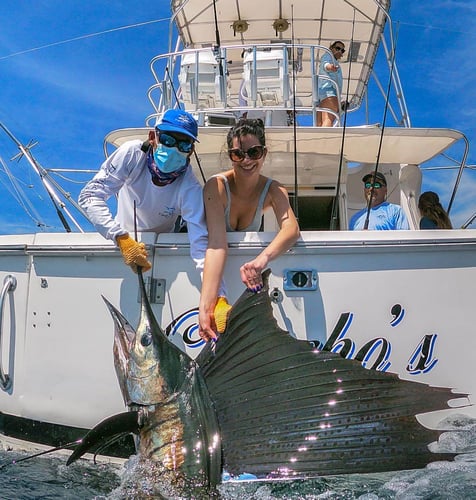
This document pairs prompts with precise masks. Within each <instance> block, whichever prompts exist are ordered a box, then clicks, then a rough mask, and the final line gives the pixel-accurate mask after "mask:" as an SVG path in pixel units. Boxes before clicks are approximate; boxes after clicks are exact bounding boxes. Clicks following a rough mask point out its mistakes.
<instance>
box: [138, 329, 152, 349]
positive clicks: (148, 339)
mask: <svg viewBox="0 0 476 500" xmlns="http://www.w3.org/2000/svg"><path fill="white" fill-rule="evenodd" d="M140 343H141V344H142V345H143V346H144V347H147V346H149V345H150V344H152V335H151V333H150V332H147V333H144V335H142V337H141V339H140Z"/></svg>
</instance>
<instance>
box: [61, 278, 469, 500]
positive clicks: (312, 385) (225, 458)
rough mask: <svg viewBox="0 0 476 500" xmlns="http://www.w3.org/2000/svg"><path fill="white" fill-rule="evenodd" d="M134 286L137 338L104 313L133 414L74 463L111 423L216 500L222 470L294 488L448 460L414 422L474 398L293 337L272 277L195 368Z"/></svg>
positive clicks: (166, 469) (166, 472)
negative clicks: (276, 305)
mask: <svg viewBox="0 0 476 500" xmlns="http://www.w3.org/2000/svg"><path fill="white" fill-rule="evenodd" d="M138 277H139V285H140V289H141V317H140V320H139V326H138V327H137V329H136V330H134V329H133V328H132V327H131V325H130V324H129V323H128V322H127V320H126V319H125V318H124V317H123V316H122V314H121V313H120V312H119V311H118V310H117V309H115V308H114V307H113V306H112V305H111V304H109V305H108V307H109V309H110V311H111V314H112V317H113V319H114V323H115V339H114V358H115V364H116V372H117V375H118V379H119V384H120V386H121V389H122V392H123V396H124V400H125V402H126V404H127V406H128V407H129V409H130V410H131V412H130V413H132V414H133V416H132V417H130V420H129V419H127V418H125V417H122V418H124V421H123V422H122V423H123V424H124V425H123V426H122V427H121V426H120V425H116V422H115V420H114V419H112V420H111V421H109V423H108V424H107V425H106V424H104V427H102V424H100V426H98V427H96V428H95V429H94V430H93V431H91V433H94V434H93V436H92V437H89V438H88V436H86V438H85V443H87V444H84V445H80V446H81V452H77V453H76V452H75V453H74V454H73V455H72V457H70V460H69V461H68V463H71V462H72V461H73V457H74V459H76V458H79V456H80V455H81V453H83V452H85V451H87V450H85V448H88V446H90V445H91V443H92V442H94V443H96V442H98V441H100V439H101V434H102V433H104V434H105V437H110V434H111V424H112V428H113V429H115V430H117V431H118V432H119V430H120V428H121V429H122V430H124V429H125V428H127V427H128V428H129V430H130V429H131V428H132V431H133V432H137V433H138V435H139V439H138V442H139V445H138V454H139V455H140V456H142V457H144V458H147V459H151V460H154V461H156V462H157V463H159V464H160V467H161V469H160V470H161V471H163V477H162V476H161V481H169V482H171V483H174V484H175V485H177V484H179V485H180V488H182V489H183V492H185V491H190V488H192V487H193V488H195V491H196V488H197V486H200V487H203V488H204V489H205V490H206V491H208V492H210V494H211V492H213V491H216V490H215V486H216V485H217V484H218V483H219V481H220V477H221V472H222V470H223V469H225V470H226V471H228V472H229V473H231V474H232V475H238V474H240V473H243V472H248V473H251V474H254V475H256V476H257V477H258V478H268V479H270V478H283V477H288V478H289V477H296V478H297V477H310V476H317V475H325V474H342V473H362V472H380V471H390V470H401V469H411V468H420V467H423V466H425V465H426V464H427V463H428V462H430V461H433V460H440V459H442V458H445V459H448V458H449V457H451V456H452V455H446V454H445V455H437V454H433V453H431V452H430V451H429V449H428V444H429V443H430V442H432V441H435V440H436V439H437V438H438V436H439V433H438V432H437V431H434V430H430V429H427V428H425V427H423V426H422V425H421V424H420V423H419V422H418V420H417V418H416V415H417V414H420V413H426V412H430V411H435V410H441V409H444V408H447V407H448V405H447V403H448V401H449V400H450V399H455V398H458V397H461V396H466V395H461V394H455V393H453V392H452V391H451V389H447V388H435V387H430V386H428V385H426V384H420V383H416V382H410V381H405V380H401V379H399V377H398V376H397V375H393V374H389V373H382V372H377V371H375V370H368V369H365V368H363V367H362V366H361V364H360V363H359V362H356V361H353V360H348V359H344V358H342V357H341V356H340V355H339V354H335V353H331V352H327V351H318V350H317V349H315V348H314V347H313V346H312V345H311V344H310V343H309V342H307V341H303V340H297V339H295V338H293V337H291V336H290V335H289V334H288V332H285V331H284V330H282V329H281V328H279V326H278V324H277V321H276V319H275V318H274V315H273V309H272V305H271V300H270V296H269V287H268V278H269V271H266V272H265V273H263V282H264V285H265V286H264V288H263V290H262V291H260V292H259V293H252V292H250V291H247V290H246V291H245V292H244V293H243V294H242V295H241V297H240V298H239V299H238V300H237V301H236V303H235V304H234V305H233V308H232V309H231V313H230V316H229V320H228V324H227V327H226V330H225V332H224V333H223V334H222V335H221V336H220V337H219V339H218V340H217V341H216V342H215V343H213V345H212V344H211V343H209V344H208V345H207V346H206V347H205V348H204V349H203V350H202V352H201V353H200V355H199V357H198V358H197V360H196V362H195V361H193V360H192V359H191V358H190V357H189V356H187V355H186V354H185V353H183V352H182V351H181V350H179V349H178V348H177V347H176V346H175V345H174V344H172V343H171V342H170V341H169V340H168V339H167V337H166V335H165V334H164V332H163V331H162V329H161V328H160V327H159V325H158V324H157V322H156V320H155V318H154V316H153V314H152V310H151V307H150V304H149V302H148V299H147V295H146V293H145V287H144V282H143V278H142V274H141V273H139V276H138ZM134 419H135V420H134ZM122 430H121V432H122ZM106 431H107V432H106ZM106 434H107V436H106ZM179 449H180V450H179ZM178 450H179V451H178ZM184 450H186V452H185V453H184ZM187 488H188V489H187Z"/></svg>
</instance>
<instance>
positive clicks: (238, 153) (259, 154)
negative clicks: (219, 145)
mask: <svg viewBox="0 0 476 500" xmlns="http://www.w3.org/2000/svg"><path fill="white" fill-rule="evenodd" d="M264 150H265V147H264V146H251V148H249V149H248V151H243V150H242V149H239V148H236V149H229V150H228V156H229V157H230V160H231V161H243V160H244V159H245V157H246V156H247V157H248V158H249V159H250V160H259V159H261V158H263V155H264Z"/></svg>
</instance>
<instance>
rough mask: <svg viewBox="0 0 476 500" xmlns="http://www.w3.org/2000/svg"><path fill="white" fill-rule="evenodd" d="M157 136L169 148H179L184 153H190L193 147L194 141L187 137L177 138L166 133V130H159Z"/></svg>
mask: <svg viewBox="0 0 476 500" xmlns="http://www.w3.org/2000/svg"><path fill="white" fill-rule="evenodd" d="M157 136H158V139H159V142H160V144H163V145H164V146H166V147H167V148H177V149H178V150H179V151H181V152H182V153H190V151H192V148H193V142H192V141H190V140H187V139H176V138H175V137H173V136H172V135H169V134H164V132H160V131H157Z"/></svg>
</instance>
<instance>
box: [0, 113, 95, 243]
mask: <svg viewBox="0 0 476 500" xmlns="http://www.w3.org/2000/svg"><path fill="white" fill-rule="evenodd" d="M0 127H1V128H2V129H3V130H4V132H5V133H6V134H7V135H8V137H10V139H11V140H12V141H13V142H14V143H15V144H16V145H17V146H18V149H19V150H20V153H19V154H18V155H16V156H15V158H18V159H21V158H22V157H23V156H24V157H25V158H26V159H27V161H28V163H29V164H30V165H31V167H32V168H33V170H34V171H35V172H36V173H37V174H38V176H39V178H40V180H41V183H42V184H43V186H44V188H45V190H46V192H47V193H48V196H49V197H50V200H51V203H52V204H53V206H54V208H55V210H56V214H57V215H58V218H59V219H60V221H61V223H62V225H63V227H64V229H65V230H66V232H67V233H70V232H71V227H70V225H69V224H68V221H67V220H66V217H65V216H64V213H65V214H66V215H67V216H68V217H69V218H70V219H71V221H72V222H73V224H74V225H75V226H76V228H77V229H78V230H79V231H80V232H81V233H83V232H84V231H83V230H82V228H81V226H80V225H79V224H78V223H77V222H76V220H75V218H74V217H73V216H72V214H71V213H70V212H69V210H68V209H67V208H66V205H65V203H63V202H62V201H61V199H60V198H59V196H58V195H57V194H56V191H55V188H56V189H57V190H58V191H60V192H61V194H62V195H63V196H65V198H67V199H69V201H70V202H71V203H72V204H73V205H74V206H75V208H77V209H78V210H79V211H80V212H81V213H82V214H83V215H84V216H85V217H87V216H86V214H85V212H84V211H83V210H82V208H81V207H80V206H79V205H77V204H76V203H74V202H73V201H72V200H71V197H70V195H69V194H68V193H66V192H65V191H64V190H63V188H62V187H61V186H60V185H59V184H58V183H57V182H56V181H55V180H54V179H52V178H51V177H50V175H49V174H48V172H47V171H46V170H45V169H44V168H43V167H42V166H41V165H40V164H39V163H38V162H37V161H36V160H35V158H34V157H33V155H32V154H31V152H30V148H31V147H32V146H31V145H29V146H24V145H23V144H22V143H21V142H20V141H19V140H18V139H17V138H16V137H15V136H14V135H13V134H12V133H11V132H10V130H8V128H7V127H6V126H5V125H4V124H3V123H2V122H0ZM63 212H64V213H63Z"/></svg>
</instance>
